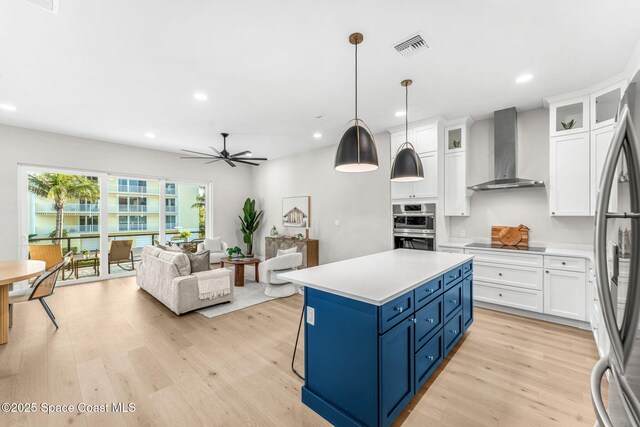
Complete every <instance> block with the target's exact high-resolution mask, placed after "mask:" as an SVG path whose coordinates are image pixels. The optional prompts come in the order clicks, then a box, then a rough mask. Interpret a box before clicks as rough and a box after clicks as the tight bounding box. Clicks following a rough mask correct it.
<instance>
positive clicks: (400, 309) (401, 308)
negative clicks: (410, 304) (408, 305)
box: [396, 306, 404, 313]
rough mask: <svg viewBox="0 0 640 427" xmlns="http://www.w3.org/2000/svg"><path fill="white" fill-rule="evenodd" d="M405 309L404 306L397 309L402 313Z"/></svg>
mask: <svg viewBox="0 0 640 427" xmlns="http://www.w3.org/2000/svg"><path fill="white" fill-rule="evenodd" d="M403 310H404V308H403V307H402V306H400V307H396V311H399V312H400V313H402V311H403Z"/></svg>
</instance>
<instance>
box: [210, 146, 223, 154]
mask: <svg viewBox="0 0 640 427" xmlns="http://www.w3.org/2000/svg"><path fill="white" fill-rule="evenodd" d="M209 148H211V149H212V150H213V152H214V153H216V154H217V155H218V156H222V153H221V152H219V151H218V150H216V149H215V148H213V147H211V146H209Z"/></svg>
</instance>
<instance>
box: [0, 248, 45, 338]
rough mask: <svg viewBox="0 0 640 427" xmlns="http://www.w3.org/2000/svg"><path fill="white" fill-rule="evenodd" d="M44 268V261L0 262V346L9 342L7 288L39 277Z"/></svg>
mask: <svg viewBox="0 0 640 427" xmlns="http://www.w3.org/2000/svg"><path fill="white" fill-rule="evenodd" d="M45 268H46V264H45V263H44V261H31V260H29V261H0V344H6V343H7V342H8V341H9V287H10V286H11V285H12V284H13V283H16V282H21V281H22V280H27V279H31V278H32V277H36V276H39V275H40V274H42V272H43V271H44V270H45Z"/></svg>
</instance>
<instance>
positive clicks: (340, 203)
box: [253, 132, 393, 263]
mask: <svg viewBox="0 0 640 427" xmlns="http://www.w3.org/2000/svg"><path fill="white" fill-rule="evenodd" d="M375 139H376V143H377V147H378V160H379V163H380V167H379V169H378V170H376V171H374V172H368V173H362V174H352V173H342V172H337V171H335V170H334V168H333V163H334V157H335V151H336V146H331V147H325V148H322V149H319V150H315V151H309V152H305V153H300V154H296V155H293V156H288V157H284V158H280V159H275V160H271V161H269V162H267V163H266V164H264V165H262V166H260V167H259V168H256V169H254V170H253V189H254V195H255V198H256V204H257V205H259V208H260V209H263V210H264V211H265V214H264V220H263V224H262V227H261V229H260V230H259V233H258V235H256V236H255V248H256V251H257V253H258V254H261V255H264V237H265V236H268V235H269V232H270V230H271V227H272V226H273V225H275V226H276V227H277V228H278V230H280V232H281V233H282V231H283V228H282V219H281V218H282V198H283V197H290V196H311V214H310V217H311V221H310V224H311V230H310V237H311V238H314V239H319V241H320V263H327V262H332V261H337V260H342V259H346V258H353V257H356V256H361V255H366V254H371V253H374V252H379V251H383V250H389V249H392V248H393V242H392V221H391V194H390V191H391V184H390V181H389V173H390V161H389V159H390V154H389V149H390V139H389V134H388V133H386V132H385V133H384V134H380V135H376V136H375ZM335 220H339V221H340V225H339V226H336V225H334V221H335ZM285 231H286V232H287V233H286V234H291V235H293V234H297V233H299V232H301V233H303V234H304V229H295V228H288V229H287V230H285Z"/></svg>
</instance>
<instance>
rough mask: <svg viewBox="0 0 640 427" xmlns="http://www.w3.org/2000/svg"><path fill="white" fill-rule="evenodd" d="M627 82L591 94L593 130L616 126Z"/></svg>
mask: <svg viewBox="0 0 640 427" xmlns="http://www.w3.org/2000/svg"><path fill="white" fill-rule="evenodd" d="M624 83H625V82H619V83H617V84H616V85H614V86H609V87H607V88H605V89H602V90H599V91H597V92H594V93H593V94H591V130H595V129H600V128H603V127H605V126H609V125H612V124H615V123H616V122H617V121H618V106H619V105H620V99H621V98H622V90H623V85H624Z"/></svg>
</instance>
